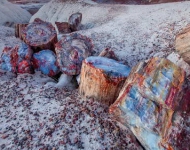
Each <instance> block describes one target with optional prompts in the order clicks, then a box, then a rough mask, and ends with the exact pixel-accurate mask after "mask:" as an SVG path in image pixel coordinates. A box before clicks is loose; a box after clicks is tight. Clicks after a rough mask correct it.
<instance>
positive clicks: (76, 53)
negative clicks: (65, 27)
mask: <svg viewBox="0 0 190 150" xmlns="http://www.w3.org/2000/svg"><path fill="white" fill-rule="evenodd" d="M92 47H93V45H92V42H91V40H90V39H89V38H87V37H85V36H82V35H80V34H77V33H73V34H70V35H69V36H66V37H64V38H63V39H61V40H60V41H59V42H58V43H57V44H56V49H55V51H56V55H57V63H58V66H59V67H60V70H61V71H62V72H64V73H65V74H67V75H77V74H79V73H80V71H81V66H82V61H83V60H84V59H85V58H86V57H88V56H90V55H91V53H92Z"/></svg>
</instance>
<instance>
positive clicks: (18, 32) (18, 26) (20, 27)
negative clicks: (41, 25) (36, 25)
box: [15, 23, 28, 40]
mask: <svg viewBox="0 0 190 150" xmlns="http://www.w3.org/2000/svg"><path fill="white" fill-rule="evenodd" d="M27 25H28V23H26V24H15V37H17V38H20V39H21V40H22V30H23V29H24V28H25V27H26V26H27Z"/></svg>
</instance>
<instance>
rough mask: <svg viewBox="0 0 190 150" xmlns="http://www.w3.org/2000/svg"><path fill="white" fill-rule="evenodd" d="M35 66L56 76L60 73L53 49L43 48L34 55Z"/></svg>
mask: <svg viewBox="0 0 190 150" xmlns="http://www.w3.org/2000/svg"><path fill="white" fill-rule="evenodd" d="M33 65H34V68H35V69H37V70H40V71H41V72H42V73H43V74H45V75H48V76H54V75H56V74H58V73H59V68H58V66H57V64H56V55H55V54H54V52H52V51H51V50H42V51H40V52H38V53H35V54H34V55H33Z"/></svg>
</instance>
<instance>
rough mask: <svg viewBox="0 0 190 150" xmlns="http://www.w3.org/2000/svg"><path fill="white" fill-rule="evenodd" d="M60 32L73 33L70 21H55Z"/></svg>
mask: <svg viewBox="0 0 190 150" xmlns="http://www.w3.org/2000/svg"><path fill="white" fill-rule="evenodd" d="M55 24H56V26H57V29H58V32H59V34H67V33H71V29H70V25H69V23H68V22H55Z"/></svg>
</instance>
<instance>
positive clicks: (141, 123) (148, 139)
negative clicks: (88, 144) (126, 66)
mask: <svg viewBox="0 0 190 150" xmlns="http://www.w3.org/2000/svg"><path fill="white" fill-rule="evenodd" d="M184 79H185V72H184V71H183V70H182V69H181V68H179V67H177V66H176V65H174V64H173V63H172V62H170V61H169V60H166V59H163V58H162V59H161V58H153V59H151V60H150V61H148V62H147V63H140V64H139V65H137V66H136V67H134V68H133V70H132V71H131V73H130V75H129V77H128V78H127V80H126V82H125V84H124V86H123V88H122V90H121V92H120V94H119V97H118V99H117V100H116V102H115V103H114V104H113V105H112V106H111V107H110V112H111V113H113V114H114V115H115V116H117V117H118V119H119V120H120V121H121V122H122V123H123V124H125V125H127V126H129V127H130V129H131V130H132V132H133V133H134V134H135V136H136V137H137V138H138V139H139V141H140V142H141V144H142V145H143V146H144V147H145V149H147V150H152V149H160V150H162V149H169V148H172V147H173V145H170V144H169V141H168V138H167V135H168V130H169V127H170V126H171V124H172V123H173V122H174V119H173V113H174V112H175V111H176V110H177V108H178V107H179V104H180V102H181V100H182V95H181V94H182V93H180V91H181V90H182V85H183V84H184V83H185V82H184ZM188 104H189V103H184V105H188ZM183 111H184V110H183ZM184 138H185V137H184ZM175 148H176V147H175V146H174V147H173V149H175Z"/></svg>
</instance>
